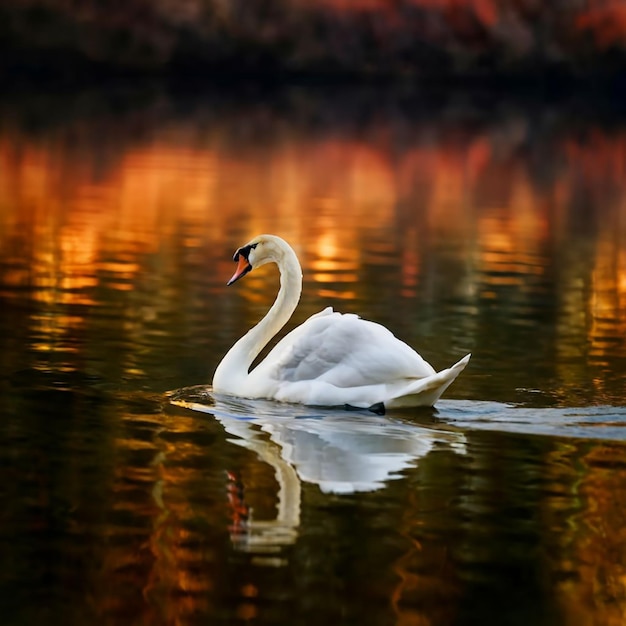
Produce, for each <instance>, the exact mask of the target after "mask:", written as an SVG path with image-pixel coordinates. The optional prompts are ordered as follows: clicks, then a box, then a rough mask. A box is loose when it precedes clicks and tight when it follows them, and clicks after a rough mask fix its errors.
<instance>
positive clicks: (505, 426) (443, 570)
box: [0, 89, 626, 626]
mask: <svg viewBox="0 0 626 626" xmlns="http://www.w3.org/2000/svg"><path fill="white" fill-rule="evenodd" d="M262 232H272V233H276V234H280V235H282V236H283V237H284V238H286V239H287V240H289V241H290V242H291V243H292V244H293V246H294V248H295V249H296V250H297V252H298V255H299V257H300V259H301V261H302V264H303V269H304V292H303V297H302V300H301V304H300V307H299V308H298V310H297V311H296V313H295V315H294V318H293V320H292V322H290V325H289V328H291V327H293V326H294V325H296V324H298V323H301V322H302V321H303V320H304V319H306V317H307V316H309V315H311V314H312V313H314V312H317V311H319V310H321V309H322V308H324V307H326V306H328V305H332V306H334V307H335V308H336V309H338V310H341V311H346V312H347V311H351V312H356V313H358V314H360V315H361V316H363V317H365V318H367V319H372V320H375V321H378V322H381V323H383V324H384V325H386V326H387V327H388V328H390V329H391V330H392V331H393V332H394V333H395V334H396V335H397V336H399V337H401V338H402V339H403V340H405V341H406V342H408V343H409V344H410V345H412V346H414V347H415V348H416V349H417V350H418V351H419V352H420V353H421V354H422V355H423V356H424V357H425V358H426V359H427V360H428V361H429V362H431V363H432V364H433V365H434V366H435V368H437V369H441V368H444V367H447V366H448V365H450V364H452V363H453V362H455V361H456V360H458V358H460V357H461V356H463V355H464V354H466V353H467V352H472V354H473V356H472V360H471V362H470V364H469V366H468V368H467V369H466V370H465V371H464V372H463V373H462V374H461V376H460V377H459V378H458V380H457V381H456V382H455V383H454V384H453V386H452V387H450V389H449V390H448V391H447V392H446V394H445V396H444V399H443V400H442V401H441V402H440V403H438V405H437V407H436V409H432V410H431V409H428V410H414V411H401V412H400V411H397V412H394V411H389V412H388V413H387V414H386V415H384V416H377V415H373V414H369V413H367V412H344V411H340V410H332V409H317V408H315V409H314V408H307V407H297V406H287V405H278V404H275V403H272V402H253V401H244V400H237V399H233V398H225V397H217V396H213V394H211V390H210V388H208V387H207V385H208V384H210V381H211V378H212V375H213V371H214V369H215V367H216V365H217V363H218V362H219V360H220V359H221V357H222V356H223V354H224V353H225V352H226V351H227V349H228V348H229V347H230V346H231V345H232V343H233V342H234V341H235V340H236V339H237V338H238V337H239V336H240V335H241V334H243V333H244V332H245V331H246V330H247V329H248V328H249V327H250V326H251V325H252V324H254V323H255V322H256V321H257V320H258V319H259V318H260V317H261V316H262V315H263V314H264V312H265V311H266V309H267V308H268V307H269V306H270V305H271V303H272V301H273V298H274V296H275V293H276V289H277V277H276V272H275V271H273V270H272V268H270V267H267V268H263V269H262V270H258V271H257V272H255V273H253V274H251V275H250V276H248V277H246V278H245V279H244V280H243V281H240V282H238V283H237V284H236V285H234V286H232V287H229V288H226V287H225V283H226V281H227V280H228V278H229V277H230V276H231V275H232V273H233V269H234V268H233V263H232V254H233V252H234V250H235V249H236V248H237V247H239V246H240V245H242V244H244V243H245V242H246V241H247V240H248V239H250V238H251V237H252V236H254V235H256V234H259V233H262ZM0 338H1V341H2V344H1V345H2V350H1V351H0V386H1V390H2V391H1V393H0V470H1V472H2V474H1V475H2V478H3V480H2V482H1V483H0V497H1V503H2V506H1V509H0V555H1V559H0V608H1V610H2V622H3V624H7V625H9V624H10V625H21V624H24V625H26V624H55V625H56V624H59V625H63V626H73V625H82V624H85V623H89V622H91V623H97V624H106V625H124V626H126V625H129V624H133V625H134V624H141V625H149V626H152V625H155V626H156V625H161V624H181V625H186V624H196V623H198V624H200V623H201V624H237V623H241V624H244V623H245V624H277V625H283V624H284V625H293V624H315V625H317V624H320V623H328V624H372V625H387V624H390V625H391V624H394V625H398V626H425V625H433V626H447V625H461V624H480V623H485V624H519V625H527V624H533V625H541V624H545V625H554V624H567V625H574V624H575V625H578V624H583V625H600V624H602V625H616V626H617V625H621V624H623V623H624V622H625V621H626V383H625V376H626V117H624V116H622V115H621V114H620V112H619V111H615V110H614V109H611V108H610V107H606V106H604V105H603V104H602V103H598V105H597V107H593V106H588V105H587V106H586V107H585V108H582V107H581V106H580V105H579V104H577V103H576V102H574V103H570V102H558V103H554V102H552V103H541V102H537V101H532V102H528V101H526V102H521V101H519V100H518V101H510V100H506V101H503V100H501V99H497V98H494V97H489V96H488V95H483V96H476V97H469V96H467V95H458V94H457V95H449V94H448V95H439V96H429V97H425V96H422V95H420V94H417V93H391V94H389V93H384V92H382V90H371V91H364V90H359V91H349V90H345V91H341V92H338V93H323V92H320V91H316V92H311V91H307V90H306V89H293V90H286V91H281V92H279V93H271V94H268V93H267V92H262V91H255V90H252V89H250V90H243V92H241V93H237V94H230V95H229V96H217V95H206V94H204V95H201V96H190V95H189V94H186V95H185V96H173V95H169V94H167V93H165V92H159V91H154V90H145V91H143V92H139V90H129V89H124V90H113V89H109V90H106V91H102V92H100V93H97V92H96V93H80V94H72V93H65V94H60V95H50V94H48V95H42V94H32V93H31V94H24V93H22V94H20V95H9V96H7V97H6V98H4V99H3V102H2V104H1V105H0Z"/></svg>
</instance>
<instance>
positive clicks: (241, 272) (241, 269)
mask: <svg viewBox="0 0 626 626" xmlns="http://www.w3.org/2000/svg"><path fill="white" fill-rule="evenodd" d="M238 257H239V263H238V264H237V269H236V270H235V273H234V274H233V276H232V278H231V279H230V280H229V281H228V282H227V283H226V285H227V286H228V285H232V284H233V283H234V282H235V281H237V280H239V279H240V278H241V277H242V276H245V275H246V274H247V273H248V272H249V271H250V270H251V269H252V265H250V263H249V262H248V259H246V257H245V256H243V254H239V255H238Z"/></svg>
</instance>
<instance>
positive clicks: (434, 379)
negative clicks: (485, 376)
mask: <svg viewBox="0 0 626 626" xmlns="http://www.w3.org/2000/svg"><path fill="white" fill-rule="evenodd" d="M471 356H472V355H471V354H467V355H466V356H464V357H463V358H462V359H461V360H460V361H458V362H457V363H455V364H454V365H453V366H452V367H449V368H447V369H445V370H441V371H440V372H437V373H436V374H433V375H432V376H427V377H426V378H420V379H419V380H416V381H415V382H412V383H409V384H408V385H405V386H404V387H403V388H402V389H399V390H398V395H396V396H393V397H392V398H390V399H389V400H387V401H386V402H385V406H386V407H388V408H398V407H415V406H433V405H434V404H435V402H437V400H439V398H440V397H441V394H443V392H444V391H445V390H446V389H447V388H448V387H449V386H450V385H451V384H452V383H453V382H454V380H455V379H456V377H457V376H458V375H459V374H460V373H461V372H462V371H463V370H464V369H465V366H466V365H467V364H468V363H469V360H470V357H471Z"/></svg>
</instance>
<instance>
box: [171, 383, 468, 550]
mask: <svg viewBox="0 0 626 626" xmlns="http://www.w3.org/2000/svg"><path fill="white" fill-rule="evenodd" d="M169 399H170V402H171V403H172V404H174V405H176V406H181V407H185V408H188V409H192V410H195V411H200V412H203V413H208V414H210V415H213V416H215V418H216V419H217V420H218V421H219V422H220V423H221V425H222V426H223V427H224V430H225V431H226V432H227V433H229V434H230V435H233V438H231V439H229V441H231V442H232V443H234V444H236V445H239V446H243V447H245V448H248V449H249V450H252V451H254V452H255V453H256V454H257V455H258V457H259V458H260V459H261V460H262V461H264V462H265V463H267V464H269V465H270V466H271V467H272V468H273V469H274V472H275V475H276V480H277V482H278V486H279V488H278V494H277V499H278V505H277V514H276V518H275V519H273V520H269V521H268V520H264V521H261V520H255V519H254V517H253V514H252V512H251V511H249V510H248V511H247V512H246V515H244V516H243V517H244V519H242V520H239V522H238V523H236V524H234V525H233V527H232V528H231V537H232V539H233V542H234V543H235V545H236V546H237V547H238V548H240V549H242V550H246V551H251V552H274V551H278V550H280V548H281V547H282V546H286V545H290V544H293V543H294V542H295V540H296V538H297V529H298V527H299V525H300V500H301V488H302V483H303V482H305V483H313V484H316V485H318V486H319V488H320V489H321V491H322V492H324V493H328V494H352V493H356V492H368V491H375V490H377V489H381V488H383V487H384V485H385V483H386V482H387V481H388V480H391V479H396V478H400V477H401V475H402V474H401V472H402V470H404V469H406V468H408V467H413V466H415V464H416V462H417V461H418V459H420V458H422V457H424V456H426V455H427V454H428V453H429V452H431V451H432V450H434V449H441V448H445V449H448V450H452V451H454V452H456V453H459V454H465V451H466V448H465V436H464V435H463V434H462V433H460V432H455V431H450V430H441V429H435V428H429V427H426V426H422V425H418V424H414V423H409V422H407V421H402V420H400V419H394V418H393V417H391V416H380V415H374V414H373V413H371V412H368V411H345V410H342V409H340V408H337V409H329V408H317V407H306V406H302V405H293V404H281V403H277V402H271V401H263V400H245V399H241V398H234V397H232V396H224V395H221V394H213V393H212V391H211V389H210V388H207V387H206V386H198V387H188V388H185V389H181V390H178V391H175V392H172V393H171V394H170V398H169ZM230 492H231V501H232V499H233V497H234V498H236V497H237V496H236V495H235V494H236V492H237V489H236V486H234V485H232V484H231V489H230ZM240 504H243V503H240ZM244 507H245V504H244Z"/></svg>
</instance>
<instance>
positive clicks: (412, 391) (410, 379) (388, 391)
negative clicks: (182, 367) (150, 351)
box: [213, 235, 470, 412]
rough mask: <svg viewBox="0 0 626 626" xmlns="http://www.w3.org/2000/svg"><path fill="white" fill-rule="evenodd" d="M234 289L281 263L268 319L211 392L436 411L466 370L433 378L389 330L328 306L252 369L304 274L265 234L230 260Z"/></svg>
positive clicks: (458, 367)
mask: <svg viewBox="0 0 626 626" xmlns="http://www.w3.org/2000/svg"><path fill="white" fill-rule="evenodd" d="M233 260H234V261H238V265H237V270H236V271H235V273H234V274H233V277H232V278H231V279H230V280H229V281H228V284H229V285H232V284H233V283H234V282H235V281H236V280H239V279H240V278H241V277H242V276H245V275H246V274H247V273H248V272H250V271H251V270H253V269H255V268H257V267H260V266H262V265H265V264H266V263H276V264H277V265H278V269H279V270H280V291H279V292H278V296H277V298H276V301H275V302H274V304H273V305H272V307H271V309H270V310H269V311H268V313H267V315H266V316H265V317H264V318H263V319H262V320H261V321H260V322H259V323H258V324H257V325H256V326H255V327H254V328H252V329H251V330H250V331H249V332H248V333H247V334H246V335H244V336H243V337H242V338H241V339H240V340H239V341H237V343H235V345H234V346H233V347H232V348H231V349H230V350H229V351H228V353H227V354H226V356H225V357H224V358H223V359H222V362H221V363H220V364H219V365H218V366H217V369H216V370H215V375H214V377H213V391H214V392H217V393H224V394H229V395H233V396H240V397H244V398H266V399H269V400H278V401H280V402H294V403H299V404H308V405H316V406H341V405H349V406H354V407H359V408H370V409H371V410H373V411H376V412H383V411H384V409H385V407H386V408H389V407H415V406H432V405H433V404H435V402H437V400H438V399H439V397H440V396H441V394H442V393H443V392H444V391H445V390H446V389H447V388H448V386H449V385H450V384H451V383H452V382H453V381H454V379H455V378H456V377H457V376H458V375H459V374H460V373H461V371H463V369H464V368H465V366H466V365H467V363H468V361H469V359H470V355H469V354H468V355H467V356H465V357H463V358H462V359H461V360H460V361H459V362H458V363H456V364H455V365H453V366H452V367H450V368H448V369H445V370H442V371H441V372H435V370H434V369H433V368H432V366H431V365H430V364H428V363H427V362H426V361H425V360H424V359H422V357H421V356H420V355H419V354H417V352H415V351H414V350H413V349H412V348H410V347H409V346H408V345H407V344H405V343H404V342H402V341H400V340H399V339H397V338H396V337H395V336H394V335H393V334H392V333H391V332H390V331H389V330H387V329H386V328H384V327H383V326H381V325H380V324H376V323H374V322H368V321H365V320H362V319H360V318H359V317H358V316H357V315H354V314H349V313H348V314H345V315H342V314H341V313H335V312H334V311H333V309H332V308H331V307H328V308H326V309H324V310H323V311H321V312H320V313H317V314H315V315H312V316H311V317H310V318H309V319H308V320H306V322H304V323H303V324H302V325H301V326H299V327H298V328H296V329H294V330H293V331H291V332H290V333H289V334H288V335H286V336H285V337H283V339H281V340H280V341H279V342H278V344H277V345H276V346H275V347H274V348H273V349H272V350H271V351H270V353H269V354H268V355H267V357H265V359H264V360H263V361H262V362H261V363H259V365H257V366H256V367H255V368H254V369H253V370H252V371H249V370H250V367H251V365H252V362H253V361H254V359H255V358H256V357H257V355H258V354H259V352H261V350H262V349H263V348H264V347H265V346H266V345H267V343H268V342H269V341H270V339H271V338H272V337H273V336H274V335H275V334H276V333H277V332H278V331H279V330H280V329H281V328H282V327H283V326H284V325H285V323H286V322H287V320H288V319H289V318H290V317H291V315H292V313H293V312H294V310H295V308H296V306H297V304H298V301H299V299H300V294H301V292H302V269H301V267H300V263H299V262H298V258H297V257H296V254H295V252H294V251H293V249H292V248H291V246H289V244H288V243H287V242H286V241H284V240H283V239H281V238H280V237H277V236H275V235H260V236H259V237H255V238H254V239H252V241H250V242H249V243H247V244H246V245H245V246H243V247H241V248H239V249H238V250H237V252H235V255H234V257H233Z"/></svg>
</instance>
